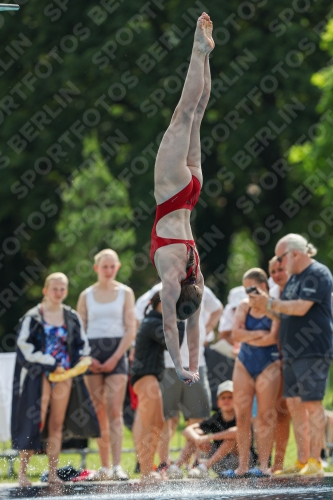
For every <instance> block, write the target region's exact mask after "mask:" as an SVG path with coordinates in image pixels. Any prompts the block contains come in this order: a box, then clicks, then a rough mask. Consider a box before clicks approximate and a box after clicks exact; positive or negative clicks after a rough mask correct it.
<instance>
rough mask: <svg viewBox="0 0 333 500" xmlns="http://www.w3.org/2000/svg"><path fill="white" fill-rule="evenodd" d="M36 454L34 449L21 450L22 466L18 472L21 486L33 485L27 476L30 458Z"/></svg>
mask: <svg viewBox="0 0 333 500" xmlns="http://www.w3.org/2000/svg"><path fill="white" fill-rule="evenodd" d="M33 454H34V450H21V451H20V468H19V473H18V483H19V486H21V487H22V488H25V487H27V486H31V482H30V481H29V479H28V476H27V468H28V464H29V460H30V458H31V457H32V455H33Z"/></svg>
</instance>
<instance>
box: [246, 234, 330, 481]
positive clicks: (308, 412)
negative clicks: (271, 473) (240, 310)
mask: <svg viewBox="0 0 333 500" xmlns="http://www.w3.org/2000/svg"><path fill="white" fill-rule="evenodd" d="M316 253H317V251H316V249H315V248H314V247H313V245H311V244H310V243H308V242H307V240H306V239H305V238H303V236H301V235H299V234H288V235H287V236H285V237H284V238H282V239H281V240H280V241H279V242H278V244H277V245H276V248H275V254H276V256H277V258H278V260H279V262H281V263H282V262H283V263H284V264H285V266H286V268H287V270H288V272H289V273H290V275H291V276H290V278H289V280H288V282H287V284H286V286H285V288H284V290H283V293H282V296H281V299H280V300H277V299H272V298H268V296H267V295H266V294H264V293H260V295H251V297H252V299H253V301H254V303H256V306H261V307H262V309H263V311H264V310H265V309H266V312H267V311H268V312H270V313H273V314H274V313H275V314H279V315H280V317H281V325H280V345H281V350H282V359H283V378H284V387H283V395H284V397H285V398H287V405H288V408H289V411H290V414H291V417H292V421H293V427H294V433H295V438H296V443H297V451H298V458H297V461H296V463H295V464H294V465H293V466H292V467H288V468H285V469H283V470H281V471H276V473H275V474H276V475H284V474H300V475H301V476H308V475H319V476H320V475H323V474H324V471H323V468H322V465H321V461H320V451H321V448H322V443H323V436H324V432H325V416H324V408H323V405H322V400H323V398H324V393H325V387H326V380H327V377H328V372H329V367H330V361H331V358H332V352H333V351H332V301H331V294H332V275H331V272H330V271H329V269H328V268H327V267H326V266H324V265H323V264H320V263H319V262H317V261H315V260H314V259H313V258H312V257H313V256H314V255H316Z"/></svg>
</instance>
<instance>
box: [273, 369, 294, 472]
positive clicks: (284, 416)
mask: <svg viewBox="0 0 333 500" xmlns="http://www.w3.org/2000/svg"><path fill="white" fill-rule="evenodd" d="M282 394H283V381H282V379H281V383H280V390H279V395H278V398H277V403H276V410H277V420H276V431H275V458H274V465H273V467H272V468H271V472H275V471H277V470H282V469H283V462H284V457H285V454H286V449H287V445H288V440H289V432H290V414H289V410H288V407H287V402H286V400H285V398H283V397H282Z"/></svg>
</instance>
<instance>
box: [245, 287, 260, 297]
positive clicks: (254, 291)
mask: <svg viewBox="0 0 333 500" xmlns="http://www.w3.org/2000/svg"><path fill="white" fill-rule="evenodd" d="M245 291H246V293H256V294H257V295H259V292H258V289H257V287H256V286H248V287H247V288H245Z"/></svg>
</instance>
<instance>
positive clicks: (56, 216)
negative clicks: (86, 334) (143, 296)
mask: <svg viewBox="0 0 333 500" xmlns="http://www.w3.org/2000/svg"><path fill="white" fill-rule="evenodd" d="M203 10H205V11H207V12H208V13H209V14H210V15H211V17H212V19H213V21H214V28H215V39H216V48H215V50H214V52H213V54H212V58H211V72H212V96H211V101H210V104H209V109H208V111H207V113H206V116H205V118H204V122H203V125H202V150H203V170H204V177H205V185H204V189H203V193H202V197H201V202H200V203H199V205H198V206H197V210H196V211H195V213H193V227H194V232H195V235H196V239H197V243H198V249H199V251H200V254H201V259H202V268H203V271H204V274H205V276H206V279H207V283H208V284H209V285H210V286H212V287H213V288H214V290H215V291H216V293H217V294H218V295H219V296H220V297H221V298H223V297H224V294H225V291H226V289H227V288H228V257H229V252H230V248H231V243H232V241H234V237H235V234H237V233H240V234H242V235H244V234H245V235H247V236H246V237H245V239H244V238H243V239H242V242H243V243H242V245H244V248H245V250H246V248H247V247H248V245H249V243H248V242H247V239H250V246H251V245H252V244H253V242H254V244H255V245H256V246H257V247H258V249H259V259H260V262H259V264H261V265H265V264H266V262H267V259H268V258H269V257H270V256H271V255H272V252H273V249H274V244H275V242H276V241H277V239H278V238H279V237H280V236H281V235H283V234H284V233H285V232H287V231H288V232H289V231H297V232H302V233H307V234H309V235H310V236H311V237H312V238H316V236H317V235H316V234H312V233H316V231H317V229H316V228H315V229H314V230H313V229H312V226H315V224H314V223H313V219H314V218H315V219H317V218H318V213H319V212H320V211H321V210H322V209H323V207H322V203H323V199H322V197H321V193H320V190H319V192H318V193H316V194H314V195H313V196H312V197H311V200H310V201H309V202H305V194H304V187H303V185H302V182H303V179H304V169H306V172H307V173H309V175H310V174H311V173H312V172H313V170H315V169H316V165H315V164H314V163H313V162H308V163H307V164H306V166H303V164H295V163H291V164H289V163H288V156H289V150H290V148H291V146H292V145H293V144H295V143H302V142H304V141H307V140H313V139H314V138H315V135H316V133H317V132H318V130H319V129H318V127H316V126H315V125H314V124H316V122H318V121H319V120H321V116H320V114H322V113H323V111H324V109H328V108H329V106H328V102H327V103H326V104H327V106H326V105H325V103H323V104H322V107H321V108H320V109H319V112H317V111H316V106H317V104H318V101H319V98H320V95H321V92H322V88H319V87H318V86H316V85H314V84H313V82H311V77H312V75H313V74H314V73H317V72H318V71H319V70H320V69H321V68H323V67H324V66H325V65H326V64H327V63H328V61H329V55H328V53H327V52H326V51H325V50H323V49H325V47H323V48H322V47H320V41H321V35H322V32H323V30H324V28H325V25H326V23H327V20H328V18H329V15H330V14H329V12H330V9H329V3H328V2H327V0H318V1H314V0H303V1H300V0H293V1H290V0H281V1H280V2H274V1H273V0H261V1H257V0H252V1H250V2H238V1H236V0H230V1H229V2H210V3H209V4H206V3H205V2H201V1H199V0H195V1H193V0H191V1H189V0H183V1H182V2H176V1H174V0H168V1H167V0H152V1H149V2H147V3H144V2H139V1H137V0H132V1H131V2H124V1H123V0H118V1H116V0H103V1H101V2H99V3H96V2H92V1H90V0H86V1H85V2H84V3H82V2H81V3H73V2H69V1H68V0H57V1H52V2H50V3H47V4H46V5H45V4H41V3H40V2H37V1H36V0H21V10H20V11H19V12H17V13H14V14H10V13H3V15H2V16H0V36H1V42H2V43H1V46H2V51H1V58H0V71H1V73H2V74H1V79H0V91H1V98H2V100H1V106H0V110H1V111H0V124H1V139H2V140H1V146H0V169H1V171H2V182H1V184H0V193H1V199H2V203H1V208H0V220H1V226H0V232H1V236H0V238H1V242H2V253H1V265H2V267H1V270H0V272H1V284H2V291H1V292H0V303H1V304H0V305H1V310H0V314H1V332H0V334H1V333H4V332H7V333H10V332H12V329H13V325H15V324H16V322H17V319H18V317H19V316H20V315H21V314H22V313H23V312H24V311H25V310H26V309H27V307H28V306H29V305H31V304H32V303H33V302H34V301H35V300H36V293H37V290H38V287H40V285H41V283H42V277H43V276H44V275H45V274H46V273H47V272H48V270H49V269H50V266H52V269H54V262H55V263H56V264H57V265H58V266H57V268H59V270H61V269H65V270H69V269H71V268H72V271H75V262H74V261H75V257H76V256H77V259H83V260H85V259H90V257H91V255H90V254H89V252H90V251H91V249H92V248H95V247H96V248H98V249H101V248H103V247H105V246H108V244H109V243H108V244H106V241H105V235H106V234H111V233H112V232H118V234H119V232H123V233H124V238H120V239H119V241H118V242H117V241H115V240H112V244H113V245H114V247H115V249H116V250H119V251H120V252H122V253H123V252H125V255H126V258H125V261H126V266H127V264H128V265H130V266H131V270H132V273H131V275H130V276H129V273H128V271H127V275H126V276H124V277H126V278H127V279H128V282H129V283H130V284H131V286H133V288H134V289H135V291H136V293H139V292H142V291H144V290H145V288H146V287H147V286H149V285H150V284H151V283H153V282H154V280H155V279H156V273H155V270H154V269H153V267H152V266H151V265H150V263H149V258H148V249H149V239H150V231H151V226H152V222H153V217H154V199H153V191H152V190H153V166H154V157H155V155H156V151H157V148H158V144H159V140H160V138H161V134H162V133H163V131H164V130H165V128H166V127H167V125H168V122H169V120H170V117H171V114H172V112H173V109H174V107H175V105H176V103H177V99H178V98H179V95H180V92H181V87H182V83H183V80H184V77H185V74H186V67H187V64H188V58H189V55H190V52H191V45H192V40H193V30H194V26H195V21H196V18H197V17H198V15H199V14H200V13H201V12H202V11H203ZM326 44H327V45H331V44H332V42H331V41H330V40H329V39H327V40H326ZM330 75H331V73H330V70H327V78H328V80H330ZM330 81H331V80H330ZM316 83H318V82H316ZM325 85H329V83H326V84H325ZM330 99H331V96H330ZM327 100H329V98H328V97H327ZM322 140H324V139H322ZM85 141H88V142H89V141H95V142H96V141H98V145H97V153H96V151H95V150H96V147H95V146H94V151H95V152H94V151H92V152H89V148H88V150H87V148H86V147H85V146H84V144H85ZM326 143H327V144H326V146H325V147H326V148H328V149H329V147H330V144H328V143H329V141H326ZM87 151H88V152H87ZM96 154H98V155H102V156H103V158H104V160H103V161H104V163H105V165H107V168H108V169H109V171H110V181H107V182H111V184H112V183H114V182H116V183H117V184H115V185H116V186H117V188H116V189H115V190H111V191H110V193H114V194H113V195H112V194H110V196H114V201H115V203H114V204H113V205H112V204H110V203H107V204H106V205H105V209H104V211H103V214H102V215H101V223H98V222H96V224H95V225H92V226H89V228H88V227H87V231H88V233H89V241H87V240H86V238H87V234H86V233H85V232H84V231H79V230H77V229H75V231H76V232H75V231H74V236H72V240H73V241H74V240H75V245H74V244H73V245H72V246H71V247H70V248H66V247H65V246H64V245H63V247H62V248H61V245H62V244H63V243H64V242H62V241H61V238H60V234H61V232H62V231H64V230H66V229H67V230H68V229H70V227H73V226H75V220H74V219H75V217H76V218H77V219H79V215H78V214H79V211H80V210H82V211H83V210H84V206H85V203H90V200H92V199H94V200H95V201H96V203H97V205H98V203H99V204H100V205H99V206H102V205H103V200H105V193H104V187H103V188H102V187H101V188H100V190H99V188H98V186H97V185H96V184H94V178H91V179H90V180H89V181H88V182H87V183H86V187H85V188H84V196H82V197H81V200H80V199H77V200H76V202H75V207H72V205H71V203H72V201H71V200H73V198H71V195H66V193H68V186H71V185H72V183H73V182H74V184H75V183H79V185H80V182H83V180H82V179H84V175H85V173H84V172H85V171H89V168H90V167H91V164H92V163H94V162H95V156H94V155H96ZM325 154H326V152H325ZM103 175H104V174H103ZM102 177H103V176H102ZM78 178H79V180H75V179H78ZM80 179H81V180H80ZM112 179H114V181H113V180H112ZM104 180H106V178H105V177H104ZM100 181H101V179H100ZM75 185H76V184H75ZM118 187H119V189H118ZM72 188H73V189H76V188H75V187H73V186H72ZM323 189H325V187H323ZM103 193H104V194H103ZM66 196H67V197H66ZM78 196H79V195H78ZM103 197H104V198H103ZM118 201H119V204H120V206H121V208H120V209H119V212H118V213H117V203H118ZM325 203H328V198H327V201H325ZM129 206H130V207H131V210H129V209H128V207H129ZM72 208H73V211H74V213H73V214H72V213H71V212H72ZM75 214H76V215H75ZM73 220H74V222H73ZM66 224H67V228H66ZM311 224H312V226H311ZM317 232H318V231H317ZM325 238H328V234H327V231H326V232H325V233H323V234H322V235H320V237H318V238H316V239H317V240H318V241H315V243H317V244H318V246H320V245H321V243H322V240H324V244H325V245H326V244H327V241H326V240H325ZM237 241H238V240H237ZM85 244H86V245H87V248H86V256H85V255H84V247H85ZM240 251H241V249H240ZM131 252H132V253H131ZM245 255H246V251H245ZM320 257H321V260H325V256H323V255H321V256H320ZM326 261H327V260H326ZM244 265H246V263H245V264H244ZM73 268H74V269H73ZM127 269H128V267H127ZM231 269H232V267H231ZM125 274H126V273H125ZM91 279H92V277H91V276H87V278H86V282H85V283H84V280H81V281H80V285H82V286H84V285H86V284H89V283H90V282H91ZM229 281H230V279H229ZM72 304H73V305H74V304H75V300H74V294H73V296H72ZM3 348H7V347H6V346H5V345H4V346H3Z"/></svg>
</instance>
